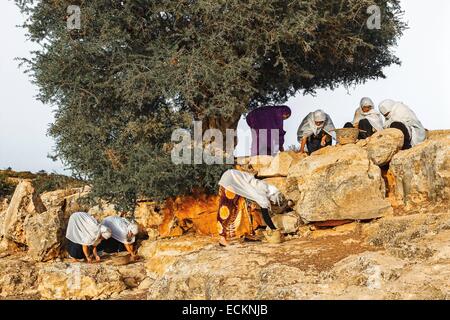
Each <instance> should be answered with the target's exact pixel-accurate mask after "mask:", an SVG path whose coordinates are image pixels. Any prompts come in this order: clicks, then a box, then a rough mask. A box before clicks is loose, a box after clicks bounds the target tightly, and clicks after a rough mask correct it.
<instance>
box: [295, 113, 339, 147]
mask: <svg viewBox="0 0 450 320" xmlns="http://www.w3.org/2000/svg"><path fill="white" fill-rule="evenodd" d="M316 121H324V124H323V125H322V126H316ZM334 129H335V128H334V124H333V121H332V120H331V117H330V116H329V115H328V114H326V113H325V112H324V111H322V110H320V109H319V110H316V111H314V112H310V113H309V114H308V115H307V116H306V117H305V118H304V119H303V121H302V123H301V124H300V126H299V127H298V131H297V137H298V140H299V141H300V140H301V139H302V138H303V137H309V136H311V135H318V134H319V133H320V131H322V130H323V131H325V132H326V133H328V134H329V135H331V136H333V130H334Z"/></svg>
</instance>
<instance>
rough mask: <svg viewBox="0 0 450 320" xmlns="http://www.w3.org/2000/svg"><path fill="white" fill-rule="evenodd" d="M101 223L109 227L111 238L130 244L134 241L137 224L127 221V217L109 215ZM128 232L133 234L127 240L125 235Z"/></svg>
mask: <svg viewBox="0 0 450 320" xmlns="http://www.w3.org/2000/svg"><path fill="white" fill-rule="evenodd" d="M102 225H104V226H106V227H108V228H109V229H111V236H112V237H113V239H116V240H117V241H119V242H121V243H124V244H132V243H134V242H135V241H136V237H135V236H136V235H137V233H138V227H137V224H136V223H134V222H131V221H129V220H128V219H125V218H122V217H117V216H111V217H107V218H105V219H103V221H102ZM128 232H131V233H132V234H133V237H132V238H131V239H130V241H128V239H127V235H128Z"/></svg>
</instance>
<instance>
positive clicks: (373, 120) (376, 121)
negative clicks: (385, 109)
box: [353, 97, 383, 131]
mask: <svg viewBox="0 0 450 320" xmlns="http://www.w3.org/2000/svg"><path fill="white" fill-rule="evenodd" d="M366 106H369V107H370V110H369V111H368V112H364V111H363V107H366ZM374 108H375V105H374V103H373V101H372V99H370V98H367V97H364V98H362V99H361V102H360V103H359V108H358V109H356V111H355V116H354V118H353V124H355V125H356V124H358V123H359V121H361V120H362V119H367V120H369V122H370V124H371V125H372V127H373V128H374V129H375V130H376V131H381V130H383V117H382V116H381V114H380V113H379V112H378V111H376V110H375V109H374Z"/></svg>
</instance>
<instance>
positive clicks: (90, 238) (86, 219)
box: [66, 212, 111, 246]
mask: <svg viewBox="0 0 450 320" xmlns="http://www.w3.org/2000/svg"><path fill="white" fill-rule="evenodd" d="M100 236H103V237H104V238H105V239H108V238H110V237H111V230H109V229H108V228H106V227H103V228H101V226H100V225H99V224H98V222H97V220H95V218H94V217H93V216H91V215H90V214H89V213H86V212H75V213H73V214H72V215H71V216H70V218H69V224H68V225H67V231H66V238H67V239H69V240H70V241H72V242H74V243H78V244H81V245H85V246H92V245H94V244H98V243H99V241H98V240H99V239H100Z"/></svg>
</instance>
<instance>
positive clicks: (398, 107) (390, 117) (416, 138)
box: [379, 99, 426, 146]
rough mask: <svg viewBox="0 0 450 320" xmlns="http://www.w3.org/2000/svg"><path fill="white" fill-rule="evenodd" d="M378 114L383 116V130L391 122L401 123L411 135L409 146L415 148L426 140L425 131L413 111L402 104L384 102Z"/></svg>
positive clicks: (392, 101)
mask: <svg viewBox="0 0 450 320" xmlns="http://www.w3.org/2000/svg"><path fill="white" fill-rule="evenodd" d="M379 109H380V112H381V113H382V114H383V115H384V116H385V118H386V123H385V124H384V127H385V128H389V127H390V126H391V124H392V123H393V122H401V123H403V124H404V125H405V126H406V128H407V129H408V131H409V134H410V135H411V146H415V145H417V144H419V143H421V142H423V141H425V139H426V131H425V128H424V126H423V125H422V123H421V122H420V121H419V119H418V118H417V116H416V114H415V113H414V111H412V110H411V109H410V108H409V107H408V106H407V105H405V104H404V103H402V102H397V101H394V100H390V99H388V100H384V101H382V102H381V103H380V106H379Z"/></svg>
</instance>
